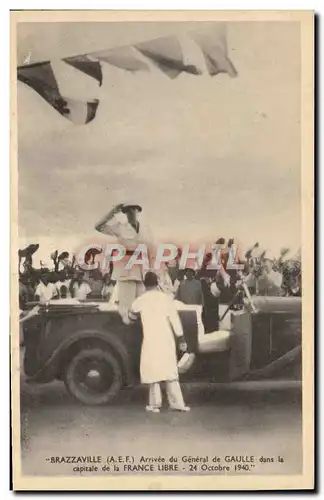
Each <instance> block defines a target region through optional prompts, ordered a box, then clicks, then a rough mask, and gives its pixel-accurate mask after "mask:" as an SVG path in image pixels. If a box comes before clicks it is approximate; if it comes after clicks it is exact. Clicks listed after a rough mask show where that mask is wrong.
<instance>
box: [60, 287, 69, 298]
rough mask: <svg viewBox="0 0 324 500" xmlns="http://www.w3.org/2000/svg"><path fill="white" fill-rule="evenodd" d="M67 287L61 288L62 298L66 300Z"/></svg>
mask: <svg viewBox="0 0 324 500" xmlns="http://www.w3.org/2000/svg"><path fill="white" fill-rule="evenodd" d="M67 291H68V290H67V287H66V286H65V285H62V286H61V288H60V296H61V299H66V297H67Z"/></svg>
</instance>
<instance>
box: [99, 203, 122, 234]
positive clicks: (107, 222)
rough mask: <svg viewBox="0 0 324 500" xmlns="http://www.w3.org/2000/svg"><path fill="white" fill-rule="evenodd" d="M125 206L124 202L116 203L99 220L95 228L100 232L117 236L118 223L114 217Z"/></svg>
mask: <svg viewBox="0 0 324 500" xmlns="http://www.w3.org/2000/svg"><path fill="white" fill-rule="evenodd" d="M123 206H124V205H123V203H119V204H118V205H115V206H114V207H113V208H112V209H111V210H110V211H109V212H108V213H107V214H106V215H105V216H104V217H102V219H100V221H99V222H97V224H96V225H95V229H96V230H97V231H99V233H103V234H110V235H113V236H115V235H116V228H117V224H116V222H115V221H114V220H113V219H114V217H115V215H116V214H117V213H119V212H120V211H121V209H122V208H123Z"/></svg>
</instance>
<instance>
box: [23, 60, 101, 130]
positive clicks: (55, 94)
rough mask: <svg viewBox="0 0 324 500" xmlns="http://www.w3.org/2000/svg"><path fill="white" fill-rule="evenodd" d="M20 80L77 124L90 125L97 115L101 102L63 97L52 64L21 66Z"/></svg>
mask: <svg viewBox="0 0 324 500" xmlns="http://www.w3.org/2000/svg"><path fill="white" fill-rule="evenodd" d="M17 76H18V80H19V81H21V82H22V83H25V84H26V85H28V86H29V87H31V88H32V89H34V90H35V91H36V92H37V93H38V94H39V95H40V96H41V97H43V99H45V101H47V102H48V103H49V104H50V105H51V106H52V107H53V108H54V109H56V111H58V112H59V113H60V114H61V115H62V116H65V118H68V119H69V120H70V121H71V122H72V123H75V124H86V123H89V122H90V121H91V120H93V118H94V117H95V115H96V111H97V108H98V104H99V101H98V99H95V100H93V101H89V102H83V101H79V100H75V99H70V98H67V97H63V96H62V95H61V94H60V90H59V87H58V84H57V81H56V78H55V75H54V72H53V69H52V66H51V63H50V62H45V63H39V64H32V65H30V66H26V67H24V66H21V67H19V68H18V75H17Z"/></svg>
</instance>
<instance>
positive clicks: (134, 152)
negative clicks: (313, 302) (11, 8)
mask: <svg viewBox="0 0 324 500" xmlns="http://www.w3.org/2000/svg"><path fill="white" fill-rule="evenodd" d="M206 27H208V28H213V27H212V26H210V25H209V26H207V25H206V23H204V26H203V29H205V28H206ZM201 28H202V24H201V23H199V26H198V24H197V23H194V24H193V23H190V24H189V23H145V24H144V23H56V22H55V23H21V24H20V25H19V28H18V38H17V51H18V52H17V54H18V64H22V63H23V61H24V60H25V58H26V57H27V56H28V55H29V57H30V62H37V61H43V60H51V61H52V64H53V68H54V71H55V74H56V77H57V80H58V83H59V87H60V90H61V93H62V94H63V95H65V96H68V97H74V98H77V99H85V100H87V99H92V98H98V99H100V105H99V108H98V112H97V116H96V118H95V120H93V121H92V122H91V123H89V124H87V125H85V126H75V125H73V124H71V123H70V122H69V121H68V120H66V119H64V118H63V117H62V116H61V115H59V114H58V113H57V112H56V111H55V110H53V108H51V107H50V106H49V105H48V104H47V103H46V102H45V101H44V100H43V99H42V98H41V97H40V96H39V95H38V94H36V92H34V91H33V90H32V89H30V88H29V87H27V86H26V85H24V84H23V83H20V82H19V83H18V169H19V237H20V246H21V247H23V246H24V245H25V244H28V243H30V242H38V243H40V250H39V252H38V255H39V256H40V258H45V257H46V256H48V254H49V251H51V250H53V249H55V248H58V249H59V250H60V251H62V250H65V249H67V250H71V249H72V247H73V246H78V245H79V244H80V243H81V242H83V241H85V240H87V241H93V242H95V241H97V240H98V235H97V233H96V232H95V230H94V225H95V223H96V222H97V221H98V219H100V218H101V217H102V216H103V215H104V214H105V213H106V212H107V211H109V210H110V208H111V207H112V206H113V205H114V204H115V203H122V202H123V201H125V200H128V199H131V200H135V201H137V202H139V203H140V204H141V205H142V207H143V217H142V218H143V220H145V222H147V223H149V224H150V226H151V228H152V230H153V233H154V235H155V237H156V239H158V240H162V241H165V242H173V241H185V242H194V241H198V240H204V239H206V240H210V239H212V240H214V241H215V240H216V239H217V238H219V237H220V236H223V237H225V238H229V237H236V238H237V239H238V240H239V241H240V242H242V243H243V245H244V246H249V245H250V244H253V243H254V242H255V241H259V242H260V243H261V246H262V247H264V248H268V249H271V250H273V251H277V250H278V249H280V248H281V247H283V246H288V247H291V248H293V249H296V250H297V248H298V247H299V246H300V240H301V221H300V210H301V200H300V175H301V169H300V139H301V136H300V26H299V24H298V23H297V22H236V23H228V25H227V43H228V51H229V56H230V58H231V60H232V62H233V64H234V66H235V67H236V69H237V71H238V77H237V78H230V77H229V76H228V75H225V74H224V75H217V76H215V77H210V76H209V75H208V73H207V72H206V71H204V74H203V75H200V76H194V75H189V74H181V75H180V76H179V77H178V78H177V79H175V80H171V79H169V78H168V77H167V76H166V75H165V74H164V73H162V72H161V71H159V70H158V69H157V68H156V67H154V66H153V65H151V66H150V69H151V71H150V72H142V73H138V74H130V73H128V72H126V71H124V70H121V69H119V68H115V67H113V66H110V65H108V64H104V65H103V85H102V87H99V86H98V84H97V82H96V81H95V80H94V79H92V78H91V77H88V76H87V75H85V74H83V73H81V72H80V71H78V70H76V69H74V68H72V67H71V66H69V65H67V64H65V63H64V62H62V61H60V58H62V57H66V56H72V55H76V54H83V53H86V52H91V51H96V50H102V49H106V48H112V47H114V46H121V45H125V44H130V43H137V42H140V41H144V40H149V39H153V38H157V37H159V36H164V35H167V34H175V35H177V36H179V39H180V40H181V43H182V46H183V50H184V53H185V56H186V62H187V63H191V64H195V63H196V64H198V66H199V67H201V68H202V69H205V66H204V61H203V58H202V54H201V52H200V51H199V49H198V47H197V45H195V43H194V42H193V40H192V38H191V37H190V36H188V33H190V31H191V30H196V29H201ZM215 29H217V27H216V28H215ZM145 61H146V62H147V60H145Z"/></svg>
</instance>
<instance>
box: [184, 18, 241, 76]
mask: <svg viewBox="0 0 324 500" xmlns="http://www.w3.org/2000/svg"><path fill="white" fill-rule="evenodd" d="M192 37H193V39H194V40H195V42H196V43H197V45H198V46H199V47H200V49H201V51H202V53H203V56H204V59H205V62H206V66H207V70H208V73H209V74H210V75H211V76H214V75H218V74H219V73H228V74H229V75H230V76H232V77H234V76H237V71H236V69H235V67H234V65H233V63H232V62H231V60H230V59H229V57H228V53H227V52H228V51H227V42H226V31H225V27H224V25H222V24H221V25H219V26H216V27H215V28H213V29H211V30H209V31H208V32H207V33H206V32H196V33H192Z"/></svg>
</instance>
